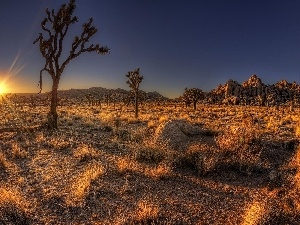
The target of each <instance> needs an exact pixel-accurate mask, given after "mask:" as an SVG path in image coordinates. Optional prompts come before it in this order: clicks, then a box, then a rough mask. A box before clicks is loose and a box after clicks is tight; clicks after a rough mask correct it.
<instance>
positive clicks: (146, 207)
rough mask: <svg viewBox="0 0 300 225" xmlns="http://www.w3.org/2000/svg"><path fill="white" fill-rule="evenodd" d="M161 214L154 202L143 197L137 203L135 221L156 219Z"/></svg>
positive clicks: (141, 221)
mask: <svg viewBox="0 0 300 225" xmlns="http://www.w3.org/2000/svg"><path fill="white" fill-rule="evenodd" d="M158 214H159V207H158V206H157V205H155V204H154V203H152V202H150V201H148V200H145V199H142V200H140V201H139V202H138V203H137V209H136V212H135V213H134V215H135V216H134V222H136V223H143V222H144V223H146V222H147V221H151V220H155V219H156V218H157V217H158Z"/></svg>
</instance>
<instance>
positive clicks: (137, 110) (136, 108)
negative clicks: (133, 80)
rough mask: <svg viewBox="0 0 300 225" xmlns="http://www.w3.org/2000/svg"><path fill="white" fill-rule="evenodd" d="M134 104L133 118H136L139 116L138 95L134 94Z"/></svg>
mask: <svg viewBox="0 0 300 225" xmlns="http://www.w3.org/2000/svg"><path fill="white" fill-rule="evenodd" d="M134 104H135V118H138V116H139V106H138V95H137V93H135V96H134Z"/></svg>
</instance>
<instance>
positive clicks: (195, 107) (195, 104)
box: [193, 101, 197, 110]
mask: <svg viewBox="0 0 300 225" xmlns="http://www.w3.org/2000/svg"><path fill="white" fill-rule="evenodd" d="M193 103H194V110H196V109H197V102H196V101H194V102H193Z"/></svg>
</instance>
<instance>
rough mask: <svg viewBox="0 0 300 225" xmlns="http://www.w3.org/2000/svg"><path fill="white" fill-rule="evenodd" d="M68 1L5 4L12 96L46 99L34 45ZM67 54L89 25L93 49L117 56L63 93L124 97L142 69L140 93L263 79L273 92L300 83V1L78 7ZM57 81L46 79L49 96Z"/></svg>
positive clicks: (141, 0)
mask: <svg viewBox="0 0 300 225" xmlns="http://www.w3.org/2000/svg"><path fill="white" fill-rule="evenodd" d="M63 3H68V0H65V1H60V0H10V1H6V0H0V18H1V20H0V31H1V34H0V84H1V83H5V85H6V88H7V91H9V92H16V93H26V92H27V93H28V92H29V93H37V92H38V91H39V88H38V87H37V84H38V81H39V72H40V70H41V69H42V68H43V66H44V64H45V59H44V58H43V57H42V55H41V53H40V52H39V46H38V44H36V45H33V41H34V40H35V39H36V38H37V37H38V35H39V33H40V32H42V29H41V26H40V24H41V21H42V20H43V18H44V17H45V16H46V13H45V9H46V8H49V9H55V10H57V9H58V8H59V7H60V6H61V5H62V4H63ZM76 5H77V8H76V10H75V12H74V15H76V16H78V19H79V22H78V23H76V24H74V25H72V26H71V27H70V30H69V32H68V35H67V36H68V38H69V39H67V40H66V41H65V42H64V44H63V47H64V50H65V55H64V56H66V55H67V53H68V51H69V49H70V45H71V43H70V41H69V40H72V39H73V37H74V36H75V35H77V34H78V35H79V34H80V33H81V31H82V26H81V25H82V24H83V23H85V22H87V21H88V19H89V18H90V17H93V19H94V22H93V24H94V26H95V27H96V28H97V29H98V32H97V33H96V34H95V35H94V36H93V37H92V38H91V39H90V43H95V44H96V43H99V44H101V45H107V46H108V47H109V48H110V49H111V52H110V54H109V55H105V56H103V55H98V54H96V53H86V54H82V55H80V56H79V57H77V58H76V59H74V60H72V61H71V62H70V63H69V64H68V65H67V67H66V69H65V70H64V72H63V74H62V77H61V80H60V84H59V89H61V90H67V89H71V88H89V87H106V88H124V89H127V90H129V87H128V85H127V84H126V79H127V78H126V76H125V74H127V72H128V71H132V70H134V69H136V68H138V67H139V68H140V74H141V75H143V76H144V80H143V81H142V83H141V86H140V88H141V89H142V90H145V91H158V92H159V93H161V94H162V95H164V96H166V97H170V98H173V97H178V96H180V95H181V94H182V93H183V92H184V88H185V87H188V88H194V87H196V88H200V89H202V90H204V91H209V90H211V89H214V88H216V87H217V86H218V85H219V84H224V83H225V82H226V81H227V80H229V79H233V80H236V81H238V82H240V83H242V82H243V81H245V80H247V79H248V78H249V77H250V76H251V75H252V74H257V76H259V77H260V78H261V79H262V81H263V82H264V83H265V84H273V83H276V82H277V81H280V80H282V79H286V80H287V81H289V82H293V81H296V82H298V83H300V13H299V11H300V1H299V0H289V1H285V0H281V1H278V0H226V1H224V0H185V1H183V0H77V1H76ZM51 85H52V80H51V78H50V75H48V74H47V73H44V81H43V86H44V88H43V91H44V92H46V91H50V90H51Z"/></svg>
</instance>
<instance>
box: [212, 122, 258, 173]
mask: <svg viewBox="0 0 300 225" xmlns="http://www.w3.org/2000/svg"><path fill="white" fill-rule="evenodd" d="M255 139H256V134H255V130H254V128H253V127H251V126H250V127H248V128H247V127H246V126H241V127H237V126H230V127H227V128H226V129H225V130H224V131H223V133H221V134H219V135H218V136H217V137H216V138H215V140H216V144H217V146H218V148H219V151H220V152H219V153H220V156H221V157H222V161H223V162H222V163H223V164H228V165H230V166H234V167H237V169H238V170H239V171H240V172H242V171H244V170H246V171H244V172H251V171H250V170H251V169H261V168H260V167H262V166H263V162H262V159H261V154H262V152H263V147H262V146H261V145H260V144H259V143H256V142H255Z"/></svg>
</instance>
